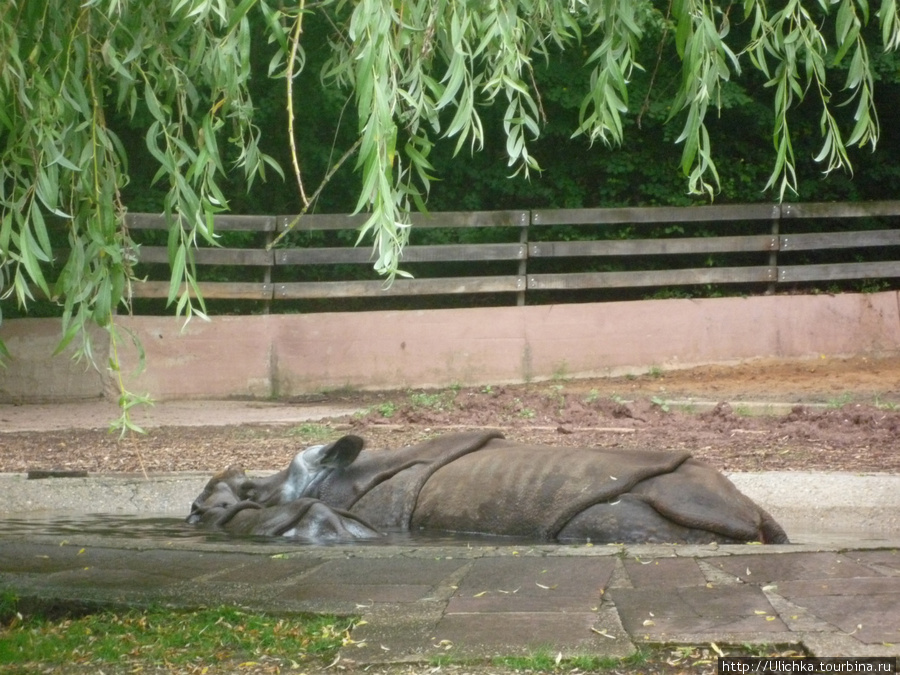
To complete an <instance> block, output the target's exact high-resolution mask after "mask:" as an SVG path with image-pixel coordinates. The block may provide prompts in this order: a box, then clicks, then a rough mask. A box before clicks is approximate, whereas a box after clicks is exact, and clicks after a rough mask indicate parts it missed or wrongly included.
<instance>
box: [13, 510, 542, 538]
mask: <svg viewBox="0 0 900 675" xmlns="http://www.w3.org/2000/svg"><path fill="white" fill-rule="evenodd" d="M74 534H78V535H91V536H96V537H114V538H117V539H144V540H147V539H149V540H172V539H182V540H193V541H197V542H227V541H240V542H247V543H254V544H256V543H261V544H273V545H282V546H283V545H284V543H285V541H291V542H295V543H297V545H299V546H303V545H307V546H308V545H314V544H315V542H311V541H309V540H304V539H297V538H293V539H286V538H284V537H259V536H238V535H231V534H228V533H225V532H218V531H210V530H204V529H201V528H199V527H197V526H196V525H188V524H187V523H186V522H184V519H183V518H173V517H172V516H170V515H158V516H157V515H152V516H136V515H124V514H105V513H89V514H75V515H73V514H69V513H66V514H47V513H43V514H34V515H32V514H24V515H16V516H13V517H10V516H7V517H0V537H3V536H10V535H19V536H21V535H34V536H37V535H41V536H51V537H52V536H61V537H65V536H70V535H74ZM346 543H352V544H354V545H367V544H368V545H375V546H384V545H393V546H466V545H472V546H522V545H524V544H535V543H539V542H534V541H530V540H523V539H521V538H518V537H498V536H490V535H478V534H455V533H451V532H388V533H386V535H385V537H384V538H382V539H373V540H352V541H348V542H346ZM337 545H340V543H338V544H337Z"/></svg>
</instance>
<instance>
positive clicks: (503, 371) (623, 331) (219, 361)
mask: <svg viewBox="0 0 900 675" xmlns="http://www.w3.org/2000/svg"><path fill="white" fill-rule="evenodd" d="M898 301H900V298H898V293H896V292H893V291H892V292H884V293H875V294H865V295H863V294H842V295H834V296H831V295H814V296H813V295H785V296H758V297H749V298H712V299H702V300H678V299H676V300H645V301H638V302H616V303H603V304H579V305H547V306H527V307H496V308H472V309H459V310H420V311H407V312H399V311H385V312H358V313H333V314H306V315H269V316H243V317H235V316H223V317H214V318H213V319H212V321H210V322H203V321H199V320H197V319H194V320H192V321H191V322H190V323H189V324H188V325H187V326H186V327H183V322H182V321H181V320H179V319H175V318H168V317H120V318H119V323H120V324H121V325H122V326H123V327H127V328H129V329H131V330H133V331H134V332H135V333H136V335H137V336H138V337H139V338H140V339H141V341H142V343H143V345H144V348H145V350H146V358H147V368H146V370H145V371H144V372H143V373H141V374H139V375H131V376H130V377H129V383H128V384H129V387H130V388H131V389H132V390H133V391H136V392H139V393H143V392H148V393H150V394H151V395H152V396H154V397H156V398H159V399H170V398H204V397H207V398H223V397H233V396H250V397H269V396H283V397H287V396H293V395H298V394H304V393H311V392H317V391H323V390H328V389H335V388H340V387H352V388H358V389H393V388H405V387H435V386H446V385H452V384H465V385H477V384H500V383H507V382H521V381H527V380H532V379H547V378H552V377H557V376H566V377H578V376H598V375H600V376H602V375H612V374H620V373H623V372H629V371H642V370H646V369H648V368H650V367H654V366H657V367H661V368H679V367H688V366H691V365H699V364H708V363H733V362H737V361H743V360H748V359H755V358H782V359H794V358H798V359H802V358H813V357H818V356H820V355H827V356H848V355H854V354H873V355H876V354H889V353H897V352H900V310H898ZM33 321H35V320H24V321H9V322H5V323H4V324H3V325H2V327H0V335H3V336H6V335H8V334H16V335H19V334H23V333H27V332H28V327H29V326H32V325H35V326H40V328H41V330H43V331H46V330H47V325H45V324H43V323H40V322H39V323H38V324H33V323H32V322H33ZM57 330H58V328H57ZM9 331H12V333H10V332H9ZM5 339H7V341H9V338H8V337H7V338H5ZM17 345H18V347H21V348H24V347H25V346H26V345H25V344H24V343H22V342H19V343H16V344H14V345H10V346H11V348H12V350H13V352H14V356H15V355H16V347H17ZM26 351H27V350H26ZM50 351H52V349H51V350H50ZM120 354H121V355H122V358H123V362H124V369H125V372H126V373H131V372H132V369H133V367H134V365H135V361H136V359H135V353H134V351H133V350H129V349H122V348H120ZM42 358H44V359H46V354H45V355H43V357H42ZM29 359H30V360H29ZM29 359H25V362H27V363H31V364H32V366H31V372H32V373H34V372H35V367H34V364H35V363H38V362H39V361H40V359H37V360H35V358H31V357H29ZM19 364H20V361H18V360H17V361H15V362H13V363H12V364H11V365H10V368H9V369H8V370H7V371H5V372H0V397H2V396H6V397H9V396H10V395H13V394H15V392H16V391H18V390H19V389H21V388H20V387H17V386H16V378H17V377H18V375H17V373H18V372H19V370H18V369H19ZM46 372H47V373H48V374H50V373H52V374H53V375H52V377H53V378H60V377H68V378H72V377H74V376H73V375H72V374H71V373H63V372H62V370H61V369H60V368H58V367H55V366H50V365H48V366H46ZM96 377H97V376H96V375H95V376H94V379H95V380H96ZM29 381H30V382H31V384H30V385H29V388H28V392H30V393H34V392H37V391H42V389H41V386H40V385H39V384H38V383H36V381H35V377H34V375H32V376H31V377H30V380H29ZM93 389H96V385H95V384H94V385H92V386H91V387H87V388H83V387H82V388H79V387H76V386H69V387H68V389H67V388H66V387H63V388H61V389H60V388H59V387H56V388H55V389H53V393H52V395H51V394H48V395H46V396H43V398H54V397H70V396H78V395H80V394H78V393H75V392H79V391H82V390H85V391H92V390H93ZM47 391H50V390H49V389H48V390H47ZM57 392H58V393H57ZM66 392H72V393H66ZM23 396H25V394H24V393H22V392H19V394H18V397H19V398H22V397H23Z"/></svg>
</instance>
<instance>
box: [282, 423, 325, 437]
mask: <svg viewBox="0 0 900 675" xmlns="http://www.w3.org/2000/svg"><path fill="white" fill-rule="evenodd" d="M288 435H289V436H296V437H298V438H301V439H303V440H305V441H324V440H328V439H329V438H331V437H332V436H333V435H334V429H332V428H331V427H330V426H328V425H327V424H317V423H315V422H306V423H304V424H299V425H297V426H295V427H291V429H290V431H288Z"/></svg>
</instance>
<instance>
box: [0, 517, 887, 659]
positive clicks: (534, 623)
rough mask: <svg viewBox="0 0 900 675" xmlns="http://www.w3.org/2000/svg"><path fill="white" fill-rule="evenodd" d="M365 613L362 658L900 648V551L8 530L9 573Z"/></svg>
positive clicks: (825, 652)
mask: <svg viewBox="0 0 900 675" xmlns="http://www.w3.org/2000/svg"><path fill="white" fill-rule="evenodd" d="M5 590H10V591H13V592H15V593H16V594H17V595H19V596H20V597H23V598H42V599H53V600H71V601H76V602H79V603H84V602H97V603H117V604H121V603H129V604H131V603H135V604H147V603H165V604H172V605H181V606H196V605H216V604H219V603H228V604H237V605H240V606H244V607H248V608H256V609H260V610H270V611H288V612H329V613H337V614H344V615H346V614H350V615H360V616H362V617H363V618H364V619H365V620H366V623H365V624H363V625H361V626H359V627H358V628H356V629H355V630H354V632H353V634H352V637H353V639H354V640H355V641H356V644H354V645H350V646H347V647H345V648H344V653H343V656H344V657H345V658H350V659H353V660H354V661H356V662H358V663H359V662H362V663H385V662H403V661H419V660H426V659H428V658H430V657H433V656H435V655H437V654H447V655H451V656H453V657H457V658H462V657H469V658H471V657H480V656H490V655H498V654H499V655H512V654H517V653H522V652H528V651H531V650H535V649H539V648H550V649H552V650H553V651H554V652H562V653H563V654H564V655H575V654H585V653H590V654H598V653H599V654H609V655H626V654H629V653H630V652H632V651H633V650H634V648H635V645H638V644H641V643H667V644H672V643H675V644H677V643H686V644H698V643H705V644H708V643H710V642H715V643H717V644H720V645H722V644H743V643H754V642H763V643H773V644H775V643H777V644H792V645H797V646H798V648H802V649H805V650H806V651H808V652H809V653H810V654H811V655H817V656H854V655H858V656H864V655H869V656H889V655H894V656H897V655H900V552H898V551H897V550H896V549H895V548H894V549H883V548H873V549H859V550H832V551H822V550H816V549H815V548H813V547H808V546H777V547H774V546H772V547H763V546H718V547H715V546H699V547H698V546H647V545H643V546H628V547H623V546H557V545H540V546H528V547H516V546H478V547H469V546H449V547H448V546H437V545H433V546H422V547H413V546H391V547H389V546H371V545H368V546H357V545H352V546H351V545H347V546H329V547H313V546H298V545H296V544H289V543H284V544H266V545H262V544H258V543H251V542H244V543H236V542H234V541H211V542H209V541H194V540H191V541H184V540H182V541H179V540H178V539H172V540H170V541H159V540H140V539H130V538H122V537H97V536H94V535H91V534H85V535H83V536H80V535H77V534H75V535H71V536H68V535H67V536H65V537H59V536H21V535H15V534H6V535H4V536H3V538H2V539H0V591H5Z"/></svg>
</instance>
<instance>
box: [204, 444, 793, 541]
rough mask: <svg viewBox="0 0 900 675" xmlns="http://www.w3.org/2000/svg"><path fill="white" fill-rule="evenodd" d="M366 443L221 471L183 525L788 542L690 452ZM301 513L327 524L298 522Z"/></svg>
mask: <svg viewBox="0 0 900 675" xmlns="http://www.w3.org/2000/svg"><path fill="white" fill-rule="evenodd" d="M363 443H364V442H363V439H361V438H360V437H358V436H344V437H343V438H340V439H338V440H337V441H335V442H333V443H330V444H328V445H317V446H313V447H311V448H307V449H306V450H303V451H301V452H299V453H297V455H296V457H294V459H293V461H292V462H291V464H290V466H289V467H288V468H287V469H285V470H283V471H281V472H279V473H277V474H274V475H272V476H269V477H267V478H262V479H251V478H248V477H247V476H246V475H245V474H244V473H243V471H241V470H240V469H234V468H232V469H229V470H227V471H225V472H223V473H221V474H219V475H217V476H215V477H214V478H213V479H212V480H211V481H210V482H209V484H208V485H207V486H206V488H205V489H204V491H203V493H202V494H201V495H200V496H199V497H198V498H197V499H196V500H195V502H194V504H193V505H192V508H191V515H190V516H189V517H188V522H194V523H200V524H203V525H211V526H216V527H223V528H225V529H226V530H229V531H233V532H238V533H247V532H250V533H254V534H270V535H296V534H298V533H299V534H300V536H307V537H310V538H313V539H315V538H317V537H318V536H321V533H317V529H318V530H324V532H325V533H326V534H332V535H334V536H336V537H337V536H347V537H354V538H356V537H369V536H375V532H374V528H380V529H391V530H398V529H399V530H420V529H422V530H439V531H450V532H472V533H484V534H495V535H509V536H516V537H528V538H533V539H540V540H557V541H585V540H589V541H593V542H598V543H599V542H624V543H634V542H670V543H709V542H712V541H718V542H720V543H739V542H747V541H761V542H763V543H772V544H776V543H787V542H788V539H787V536H786V535H785V533H784V530H782V529H781V527H780V526H779V525H778V523H776V522H775V521H774V520H773V519H772V517H771V516H770V515H769V514H768V513H766V512H765V511H764V510H763V509H761V508H760V507H759V506H757V505H756V504H754V503H753V502H752V501H751V500H750V499H749V498H747V497H746V496H745V495H743V494H741V493H740V492H739V491H738V490H737V488H735V487H734V485H733V484H732V483H731V482H730V481H729V480H728V479H727V478H725V477H724V476H723V475H722V474H720V473H719V472H718V471H716V470H715V469H713V468H712V467H710V466H708V465H706V464H704V463H702V462H699V461H697V460H694V459H691V457H690V455H689V454H688V453H683V452H655V451H649V450H648V451H641V450H604V449H595V448H568V447H558V448H557V447H547V446H536V445H523V444H521V443H515V442H511V441H507V440H505V439H504V438H503V437H502V436H501V435H500V434H499V433H494V432H491V433H484V432H478V433H461V434H451V435H447V436H442V437H439V438H435V439H433V440H430V441H425V442H423V443H420V444H418V445H414V446H411V447H407V448H401V449H399V450H378V451H370V452H364V453H362V454H360V451H361V450H362V448H363ZM316 500H318V501H316ZM309 502H312V504H313V506H312V507H310V506H309V504H308V503H309ZM298 504H304V506H302V507H301V506H298ZM300 510H303V511H304V514H305V519H306V520H307V521H309V520H310V519H311V520H312V521H316V519H322V520H323V521H324V522H325V523H327V526H326V527H324V528H323V527H319V526H317V525H316V522H307V523H305V524H301V525H297V524H296V522H295V516H296V515H297V513H298V512H299V511H300ZM310 511H312V513H310Z"/></svg>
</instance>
